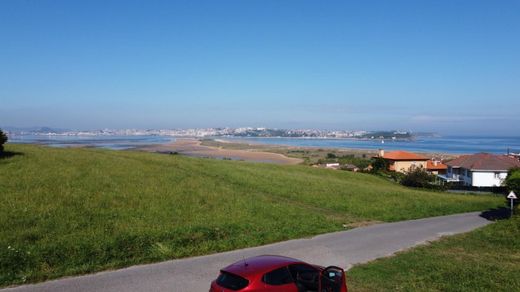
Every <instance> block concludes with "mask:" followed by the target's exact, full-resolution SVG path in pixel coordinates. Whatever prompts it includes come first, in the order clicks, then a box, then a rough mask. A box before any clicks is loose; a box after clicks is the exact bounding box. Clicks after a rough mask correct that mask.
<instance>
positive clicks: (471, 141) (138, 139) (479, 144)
mask: <svg viewBox="0 0 520 292" xmlns="http://www.w3.org/2000/svg"><path fill="white" fill-rule="evenodd" d="M214 138H215V139H224V140H228V141H236V142H247V143H260V144H272V145H287V146H302V147H319V148H347V149H368V150H377V149H385V150H406V151H412V152H428V153H432V152H433V153H453V154H467V153H477V152H488V153H495V154H505V153H507V152H508V151H509V152H514V153H519V152H520V136H515V137H506V136H441V137H437V136H436V137H415V138H414V139H412V140H379V139H366V140H365V139H328V138H274V137H273V138H264V137H214ZM174 141H175V137H172V136H155V135H150V136H145V135H142V136H108V135H107V136H80V135H78V136H60V135H13V136H10V137H9V142H10V143H31V144H42V145H48V146H51V147H78V146H83V147H85V146H86V147H98V148H107V149H114V150H125V149H132V148H135V147H140V146H144V145H154V144H165V143H172V142H174Z"/></svg>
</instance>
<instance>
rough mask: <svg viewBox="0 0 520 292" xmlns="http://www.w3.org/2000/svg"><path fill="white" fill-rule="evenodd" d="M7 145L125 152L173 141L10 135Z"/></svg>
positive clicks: (139, 137)
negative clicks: (93, 148) (84, 148)
mask: <svg viewBox="0 0 520 292" xmlns="http://www.w3.org/2000/svg"><path fill="white" fill-rule="evenodd" d="M8 138H9V143H18V144H40V145H47V146H51V147H95V148H105V149H113V150H127V149H132V148H136V147H140V146H145V145H155V144H166V143H172V142H174V141H175V138H174V137H171V136H155V135H149V136H147V135H131V136H116V135H99V136H94V135H71V136H65V135H11V136H9V137H8Z"/></svg>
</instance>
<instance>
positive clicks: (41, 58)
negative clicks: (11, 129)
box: [0, 0, 520, 134]
mask: <svg viewBox="0 0 520 292" xmlns="http://www.w3.org/2000/svg"><path fill="white" fill-rule="evenodd" d="M519 52H520V1H475V0H471V1H457V0H450V1H416V0H414V1H383V0H382V1H357V2H354V1H304V0H298V1H284V0H273V1H267V0H239V1H226V0H220V1H193V0H190V1H109V0H105V1H57V0H53V1H43V0H25V1H23V0H17V1H15V0H11V1H9V0H4V1H0V126H4V127H5V126H18V127H25V126H51V127H59V128H76V129H94V128H106V127H108V128H184V127H222V126H231V127H236V126H267V127H279V128H326V129H368V130H371V129H374V130H375V129H409V130H413V131H435V132H440V133H445V134H506V133H507V134H520V126H519V125H520V123H519V122H520V112H519V106H520V54H519Z"/></svg>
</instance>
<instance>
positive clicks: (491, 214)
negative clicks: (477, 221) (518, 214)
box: [480, 207, 511, 221]
mask: <svg viewBox="0 0 520 292" xmlns="http://www.w3.org/2000/svg"><path fill="white" fill-rule="evenodd" d="M510 215H511V211H510V210H509V208H506V207H500V208H496V209H489V210H487V211H484V212H482V213H481V214H480V217H483V218H486V219H487V220H490V221H496V220H504V219H509V217H510Z"/></svg>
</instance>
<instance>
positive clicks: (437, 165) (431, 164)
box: [426, 160, 448, 170]
mask: <svg viewBox="0 0 520 292" xmlns="http://www.w3.org/2000/svg"><path fill="white" fill-rule="evenodd" d="M447 168H448V166H447V165H446V164H444V163H441V162H440V161H437V162H436V161H432V160H428V161H426V169H427V170H444V169H447Z"/></svg>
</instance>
